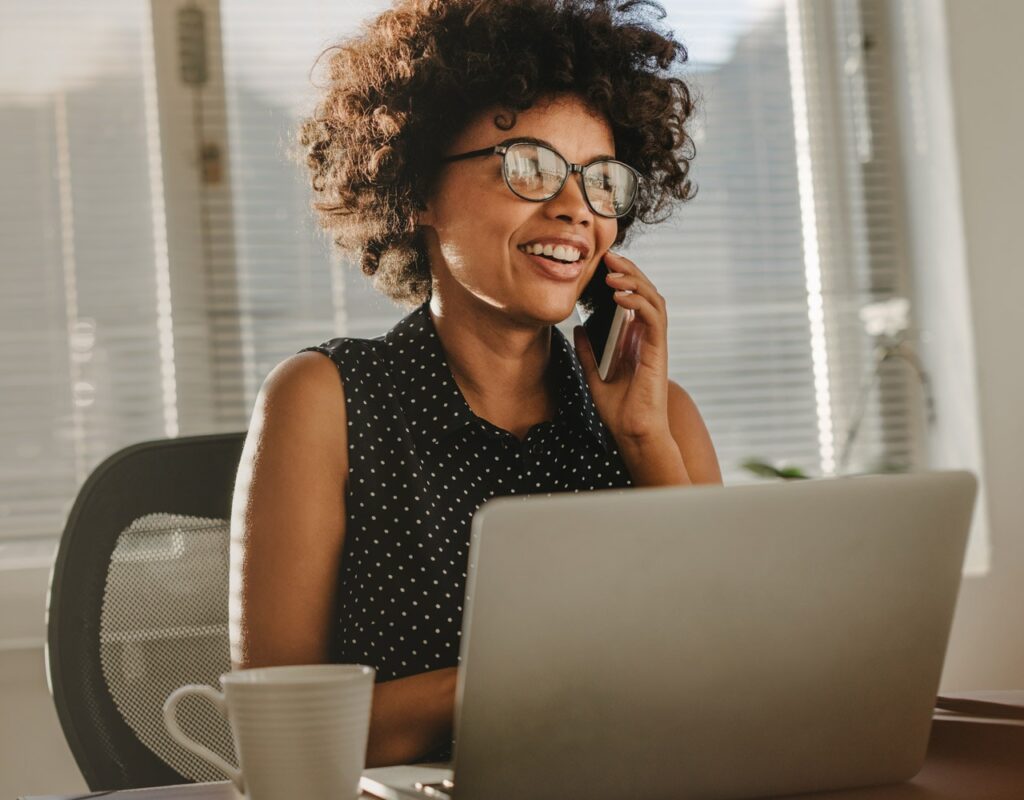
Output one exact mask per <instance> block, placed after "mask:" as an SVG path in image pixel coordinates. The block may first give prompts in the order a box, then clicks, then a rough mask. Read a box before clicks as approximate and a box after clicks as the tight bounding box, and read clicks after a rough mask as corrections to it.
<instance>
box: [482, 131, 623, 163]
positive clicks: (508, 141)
mask: <svg viewBox="0 0 1024 800" xmlns="http://www.w3.org/2000/svg"><path fill="white" fill-rule="evenodd" d="M513 142H529V143H530V144H542V145H544V146H545V147H549V148H551V149H552V150H554V151H555V152H556V153H561V151H560V150H559V149H558V148H557V147H555V146H554V145H553V144H551V142H549V141H547V140H546V139H538V138H537V137H536V136H514V137H512V138H511V139H506V140H505V141H503V142H501V144H502V145H508V144H512V143H513ZM605 159H607V160H609V161H614V160H615V156H611V155H608V154H607V153H601V154H599V155H596V156H594V157H593V158H591V159H589V160H588V161H586V162H584V163H586V164H589V163H590V162H591V161H602V160H605Z"/></svg>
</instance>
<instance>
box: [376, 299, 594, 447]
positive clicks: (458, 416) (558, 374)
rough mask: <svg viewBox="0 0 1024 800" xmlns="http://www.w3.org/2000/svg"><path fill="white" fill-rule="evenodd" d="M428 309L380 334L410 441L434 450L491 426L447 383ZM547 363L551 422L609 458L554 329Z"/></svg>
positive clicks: (576, 368) (581, 380)
mask: <svg viewBox="0 0 1024 800" xmlns="http://www.w3.org/2000/svg"><path fill="white" fill-rule="evenodd" d="M429 303H430V301H429V300H427V301H425V302H423V303H422V304H421V305H420V306H419V307H418V308H416V309H415V310H414V311H412V312H411V313H409V314H408V315H407V316H405V317H404V318H403V319H401V320H400V321H399V322H398V323H397V324H396V325H395V326H394V327H393V328H392V329H391V330H390V331H388V332H387V333H386V334H384V341H385V343H386V345H387V349H388V355H389V357H390V360H391V368H392V375H393V376H394V378H395V385H396V386H397V387H398V389H399V392H400V398H399V401H400V403H401V405H402V408H403V409H404V411H405V414H406V420H407V423H408V425H409V428H410V430H411V431H412V434H413V436H414V437H415V438H416V439H417V440H418V441H420V442H421V443H423V444H427V443H434V444H436V443H438V442H440V441H441V440H443V439H445V438H446V437H448V436H450V435H452V434H454V433H455V432H456V431H458V430H461V429H462V428H463V427H465V426H466V425H468V424H470V423H473V422H475V421H477V420H480V422H483V423H484V427H485V428H487V427H490V428H494V426H492V425H490V423H488V422H486V421H485V420H481V419H480V417H478V416H477V415H476V414H474V413H473V410H472V409H471V408H470V407H469V404H468V403H467V402H466V398H465V396H464V395H463V394H462V390H461V389H460V388H459V386H458V384H457V383H456V382H455V378H454V377H452V373H451V369H450V368H449V367H448V362H447V359H446V356H445V353H444V348H443V347H442V345H441V339H440V337H439V336H438V335H437V329H436V327H435V326H434V320H433V317H431V316H430V306H429ZM551 361H552V363H551V364H550V365H549V368H550V369H553V370H554V375H555V380H556V381H557V383H556V386H557V411H556V414H555V421H556V422H559V421H561V422H564V423H566V424H568V425H575V426H576V427H577V428H578V429H580V430H582V431H584V432H585V433H587V434H589V435H590V436H591V437H592V438H593V439H594V441H595V442H596V443H597V444H598V445H599V446H600V447H601V448H602V449H603V450H604V452H605V453H608V452H610V443H609V441H608V436H609V435H610V434H609V433H608V432H607V429H606V428H605V426H604V424H603V423H602V422H601V418H600V417H599V416H598V413H597V408H596V406H595V405H594V400H593V397H592V396H591V394H590V387H589V386H587V382H586V378H585V377H584V375H583V369H582V367H581V366H580V363H579V361H577V359H576V356H575V353H574V352H573V350H572V348H571V346H570V345H569V342H568V341H567V340H566V338H565V336H564V335H563V334H562V332H561V331H560V330H559V329H558V328H557V327H556V326H552V327H551ZM425 387H434V390H433V391H430V390H428V389H426V388H425ZM494 430H495V431H496V430H497V429H494Z"/></svg>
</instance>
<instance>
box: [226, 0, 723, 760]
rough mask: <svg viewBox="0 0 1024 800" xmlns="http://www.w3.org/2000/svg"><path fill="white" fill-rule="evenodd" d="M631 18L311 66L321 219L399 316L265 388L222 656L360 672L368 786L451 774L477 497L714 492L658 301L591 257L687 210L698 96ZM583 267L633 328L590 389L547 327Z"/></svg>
mask: <svg viewBox="0 0 1024 800" xmlns="http://www.w3.org/2000/svg"><path fill="white" fill-rule="evenodd" d="M649 15H650V9H649V8H648V7H646V6H645V5H643V4H635V3H631V4H625V6H624V7H623V8H615V7H613V6H612V5H611V4H610V3H606V2H600V1H599V0H565V1H564V2H559V3H553V2H551V1H550V0H501V1H500V2H478V1H473V2H471V1H470V0H445V1H443V2H442V0H406V1H405V2H399V3H398V4H397V5H395V6H394V7H393V8H392V9H391V10H389V11H387V12H385V13H383V14H381V15H380V16H379V17H377V18H376V19H374V20H373V21H372V22H371V23H369V24H368V26H366V28H365V29H364V31H363V32H362V34H361V35H360V36H359V37H357V38H354V39H351V40H348V41H345V42H343V43H342V44H340V45H338V46H337V47H335V48H332V50H333V54H332V56H331V61H330V78H331V80H330V82H329V84H328V86H327V87H326V94H325V96H324V98H323V100H322V102H321V103H320V105H319V106H318V108H317V110H316V113H315V115H314V117H313V118H311V119H308V120H306V121H305V122H304V124H303V127H302V131H301V137H300V139H301V142H302V145H303V147H304V148H305V153H306V162H307V164H308V166H309V167H310V169H311V173H312V185H313V188H314V190H315V191H316V193H317V194H318V195H319V200H318V202H317V203H316V204H315V207H316V209H317V211H318V213H319V215H320V216H319V218H320V220H321V222H322V224H323V225H324V227H325V228H327V229H328V230H330V231H331V232H332V233H333V235H334V241H335V243H336V244H337V245H338V246H339V247H340V248H341V250H342V251H343V252H345V253H347V254H358V255H359V256H360V257H361V264H362V269H363V271H364V272H365V273H366V274H367V275H370V276H372V277H373V279H374V285H375V286H376V287H377V288H378V289H379V290H380V291H382V292H383V293H385V294H386V295H387V296H388V297H390V298H391V299H392V300H394V301H395V302H397V303H399V304H402V305H404V306H406V307H408V308H412V309H413V310H412V311H411V313H409V314H408V316H406V317H405V318H404V319H403V320H402V321H401V322H399V323H398V324H397V325H396V326H395V327H394V328H393V329H392V330H391V331H389V332H388V333H387V334H385V335H384V336H381V337H377V338H376V339H369V340H363V339H354V338H347V337H343V338H337V339H332V340H330V341H328V342H325V343H324V344H322V345H320V346H318V347H310V348H306V349H305V350H304V351H301V352H300V353H298V354H296V355H294V356H292V357H291V358H288V359H286V360H285V361H284V362H282V363H281V364H279V365H278V366H277V367H276V368H275V369H274V370H273V371H272V372H271V373H270V375H269V376H268V377H267V379H266V382H265V384H264V386H263V388H262V390H261V392H260V395H259V398H258V399H257V402H256V408H255V411H254V413H253V418H252V425H251V427H250V430H249V435H248V438H247V440H246V445H245V450H244V454H243V458H242V464H241V466H240V470H239V477H238V482H237V486H236V496H235V506H234V513H233V521H232V552H231V560H232V577H231V601H232V602H231V609H232V615H231V616H232V625H231V644H232V660H233V663H234V665H235V667H236V668H245V667H254V666H262V665H269V664H288V663H316V662H324V661H335V662H356V663H365V664H369V665H371V666H373V667H375V668H376V669H377V680H378V683H377V684H376V686H375V689H374V697H373V710H372V718H371V727H370V737H369V743H368V750H367V764H368V765H370V766H379V765H385V764H398V763H408V762H412V761H416V760H443V759H445V758H447V757H449V753H450V744H451V732H452V712H453V701H454V689H455V674H456V665H457V663H458V646H459V639H458V637H459V633H460V625H461V615H462V598H463V592H464V579H465V570H466V561H467V557H468V549H469V547H468V543H469V530H470V522H471V519H472V515H473V512H474V511H475V510H476V509H477V508H479V506H480V505H481V504H482V503H483V502H484V501H486V500H487V499H488V498H490V497H494V496H496V495H509V494H517V493H519V494H530V493H538V492H556V491H580V490H586V489H598V488H605V487H614V486H620V487H621V486H655V485H679V484H688V483H718V482H721V476H720V472H719V468H718V463H717V460H716V457H715V452H714V448H713V446H712V443H711V441H710V438H709V436H708V433H707V429H706V428H705V426H704V423H703V421H702V419H701V416H700V414H699V412H698V410H697V408H696V407H695V406H694V404H693V402H692V401H691V400H690V398H689V396H688V395H687V393H686V392H685V391H684V390H683V389H682V388H681V387H680V386H678V385H677V384H676V383H674V382H673V381H670V380H668V369H667V364H668V354H667V314H666V309H665V301H664V299H663V298H662V297H661V295H659V294H658V292H657V290H656V289H655V287H654V285H653V284H652V283H651V281H650V279H649V278H648V277H647V276H646V275H645V274H644V273H643V272H642V271H641V270H640V268H639V267H637V265H636V264H634V263H633V262H631V261H629V260H628V259H626V258H624V257H622V256H621V255H618V254H617V253H615V252H613V251H611V250H610V249H609V248H611V247H612V246H613V245H616V244H619V243H621V242H622V241H623V239H624V237H625V234H626V232H627V231H628V230H629V228H630V226H631V225H632V223H633V222H634V220H636V219H641V220H643V221H652V220H653V219H654V218H655V217H656V216H657V215H658V214H659V213H660V212H663V211H664V210H665V209H667V208H668V207H669V206H670V205H671V204H672V202H673V201H682V200H685V199H688V198H689V197H690V195H691V194H692V188H691V184H690V181H689V180H688V178H687V172H688V168H689V161H688V155H689V154H690V153H691V151H692V142H691V141H690V139H689V137H688V136H687V134H686V132H685V127H684V126H685V123H686V121H687V119H688V117H689V116H690V114H691V110H692V109H691V100H690V95H689V92H688V90H687V87H686V85H685V84H684V83H683V82H682V81H681V80H679V79H678V78H675V77H672V76H671V75H670V74H669V72H668V70H669V68H670V67H671V66H672V64H673V63H674V62H677V61H678V62H682V61H684V60H685V57H686V53H685V50H684V49H683V48H682V46H681V45H679V44H678V43H677V42H675V41H674V40H673V39H672V38H671V36H670V35H668V34H663V33H659V32H657V31H656V30H655V29H654V27H653V25H652V23H651V22H650V21H649V20H648V19H647V17H648V16H649ZM570 164H571V165H581V166H580V167H569V166H568V165H570ZM584 168H585V171H583V170H584ZM563 179H564V180H563ZM602 258H603V259H605V261H606V264H607V266H608V268H609V269H610V270H611V272H612V273H613V274H612V275H610V276H608V282H609V284H610V285H612V286H613V287H615V289H617V290H621V293H620V294H617V295H616V302H617V303H619V304H621V305H622V306H624V307H625V308H627V309H632V310H633V311H634V312H635V315H636V320H637V322H636V324H635V326H634V328H633V334H634V336H635V339H634V343H635V346H634V347H631V348H629V350H628V352H627V353H626V355H625V356H624V361H623V362H622V363H621V364H620V367H619V369H618V370H617V371H616V372H615V373H614V374H613V375H611V376H609V380H607V381H603V380H602V379H601V378H600V377H599V376H598V374H597V369H596V365H595V361H594V357H593V354H592V351H591V350H590V348H589V346H588V344H587V341H586V339H585V338H583V337H581V330H580V329H577V330H576V332H575V346H576V353H578V354H579V355H578V360H577V357H576V356H574V355H573V350H572V349H571V348H570V347H569V346H568V343H567V342H566V340H565V338H564V337H563V336H562V334H561V332H560V331H559V330H558V329H557V328H556V327H554V326H555V324H556V323H559V322H561V321H562V320H564V319H566V318H567V317H569V316H570V315H571V313H572V311H573V307H574V304H575V302H576V301H577V299H578V298H579V297H580V296H581V294H582V292H583V290H584V288H585V287H586V285H587V282H588V281H589V280H590V278H591V276H593V275H594V272H595V270H596V268H597V266H598V263H599V262H600V261H601V259H602ZM556 262H559V263H556ZM324 356H327V358H324ZM339 375H340V378H341V380H340V381H339V379H338V378H339Z"/></svg>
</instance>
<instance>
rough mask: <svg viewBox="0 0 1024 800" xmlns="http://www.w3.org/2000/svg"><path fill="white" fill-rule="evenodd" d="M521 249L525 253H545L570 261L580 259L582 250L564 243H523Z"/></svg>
mask: <svg viewBox="0 0 1024 800" xmlns="http://www.w3.org/2000/svg"><path fill="white" fill-rule="evenodd" d="M520 249H521V250H522V251H523V252H524V253H532V254H533V255H538V256H539V255H545V256H549V257H550V258H556V259H558V260H559V261H565V262H568V263H572V262H574V261H579V258H580V251H579V249H578V248H576V247H571V246H569V245H564V244H556V245H552V244H539V243H537V244H528V245H523V246H522V247H521V248H520Z"/></svg>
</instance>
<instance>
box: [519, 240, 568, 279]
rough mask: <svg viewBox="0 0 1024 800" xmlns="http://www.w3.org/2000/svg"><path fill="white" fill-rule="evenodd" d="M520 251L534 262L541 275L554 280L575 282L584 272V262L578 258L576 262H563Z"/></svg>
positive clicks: (523, 250) (520, 249) (522, 249)
mask: <svg viewBox="0 0 1024 800" xmlns="http://www.w3.org/2000/svg"><path fill="white" fill-rule="evenodd" d="M519 251H520V252H521V253H523V254H524V255H525V256H526V257H527V258H529V259H530V261H532V262H533V264H534V266H535V267H536V268H537V271H538V272H539V273H540V274H541V275H543V276H544V277H546V278H550V279H552V280H556V281H570V282H571V281H575V280H576V279H577V278H578V277H579V276H580V274H581V273H582V272H583V261H582V260H579V259H578V258H577V260H575V261H570V262H563V261H556V260H555V259H553V258H551V257H548V256H545V255H543V254H538V253H532V252H527V251H526V250H525V249H524V248H522V247H520V248H519Z"/></svg>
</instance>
